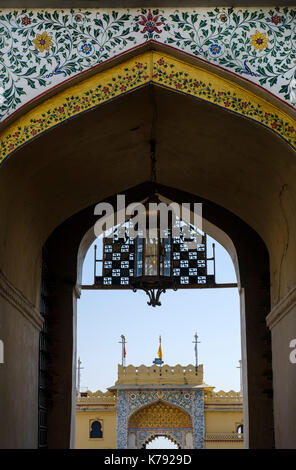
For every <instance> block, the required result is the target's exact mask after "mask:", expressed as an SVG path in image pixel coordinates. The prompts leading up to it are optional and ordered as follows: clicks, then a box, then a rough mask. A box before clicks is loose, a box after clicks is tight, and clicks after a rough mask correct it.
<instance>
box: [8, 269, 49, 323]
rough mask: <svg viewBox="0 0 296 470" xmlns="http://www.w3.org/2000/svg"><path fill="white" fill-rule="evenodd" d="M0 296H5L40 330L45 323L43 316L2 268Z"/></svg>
mask: <svg viewBox="0 0 296 470" xmlns="http://www.w3.org/2000/svg"><path fill="white" fill-rule="evenodd" d="M0 296H1V297H3V299H5V300H6V301H7V302H8V303H9V304H10V305H11V306H12V307H14V308H16V309H17V310H18V311H19V312H20V313H21V314H22V315H23V316H24V317H25V318H26V320H28V321H29V322H30V323H31V324H32V325H33V326H34V327H35V328H36V329H37V330H38V331H40V330H41V328H42V325H43V318H42V316H41V315H40V313H39V312H38V310H37V309H36V307H35V305H33V304H32V303H31V302H30V301H29V300H28V299H27V298H26V297H25V296H24V295H23V294H22V292H21V291H20V290H18V289H17V288H16V287H14V285H13V284H12V283H11V282H10V281H9V280H8V279H7V277H6V276H5V275H4V274H3V272H2V271H1V270H0Z"/></svg>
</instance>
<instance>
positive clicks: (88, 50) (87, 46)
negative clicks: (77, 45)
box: [81, 42, 93, 55]
mask: <svg viewBox="0 0 296 470" xmlns="http://www.w3.org/2000/svg"><path fill="white" fill-rule="evenodd" d="M92 50H93V47H92V45H91V43H90V42H85V43H84V44H82V46H81V51H82V52H83V54H85V55H89V54H91V52H92Z"/></svg>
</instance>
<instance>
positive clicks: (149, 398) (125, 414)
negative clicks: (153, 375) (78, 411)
mask: <svg viewBox="0 0 296 470" xmlns="http://www.w3.org/2000/svg"><path fill="white" fill-rule="evenodd" d="M158 400H161V401H163V402H165V403H169V404H172V405H176V406H178V407H179V408H180V409H182V410H184V411H185V412H186V413H188V414H189V416H190V417H191V422H192V423H193V435H194V436H193V441H194V448H196V449H202V448H203V445H204V398H203V390H194V391H192V390H190V391H187V390H186V389H185V390H178V389H176V390H157V389H154V390H147V389H146V390H145V389H142V390H118V408H117V447H118V448H119V449H125V448H127V439H128V419H129V417H130V416H131V415H132V413H134V412H135V411H137V410H138V409H140V408H141V407H143V406H145V405H148V404H150V403H153V402H157V401H158ZM150 434H151V430H150ZM148 437H149V436H148ZM177 440H178V439H177Z"/></svg>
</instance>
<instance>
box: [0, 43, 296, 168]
mask: <svg viewBox="0 0 296 470" xmlns="http://www.w3.org/2000/svg"><path fill="white" fill-rule="evenodd" d="M138 64H141V65H142V67H141V68H139V67H138ZM201 73H203V72H202V71H201V70H200V69H198V68H196V67H193V66H191V65H188V64H186V63H184V62H180V61H177V60H175V59H173V58H170V57H168V56H165V55H162V54H159V53H156V52H146V53H145V54H142V55H141V56H138V57H137V58H136V59H135V60H130V61H129V62H127V63H125V64H123V65H122V66H118V67H117V68H115V69H114V70H113V69H111V70H110V72H109V74H108V75H103V77H107V78H105V79H103V81H102V80H100V79H99V80H98V76H95V77H92V78H91V79H89V81H87V82H85V85H84V87H85V88H83V90H84V91H80V86H81V85H77V87H78V88H77V89H76V86H73V87H72V88H70V89H69V91H68V93H69V95H68V96H67V95H66V96H67V98H63V99H61V98H58V97H57V100H56V105H55V104H54V103H53V102H51V103H52V104H49V105H47V104H46V102H45V103H44V104H43V105H40V106H42V108H41V111H40V110H39V108H36V109H35V110H32V111H31V112H30V113H29V114H28V115H27V116H26V119H25V120H24V118H22V124H21V126H22V127H20V125H19V124H18V123H16V124H13V125H11V127H10V128H8V129H7V130H6V131H4V132H3V134H2V141H1V155H0V163H1V162H2V161H4V159H5V158H7V157H8V156H9V155H10V154H11V153H13V152H14V151H15V150H16V149H17V148H18V147H20V146H22V145H24V144H25V143H26V142H29V141H30V140H31V139H32V136H37V135H40V134H42V133H43V132H45V131H47V130H49V129H50V128H52V127H55V126H57V125H59V124H61V123H62V122H64V121H65V120H66V119H70V118H71V117H73V116H75V115H77V114H78V113H80V112H85V111H87V110H90V109H92V108H94V107H96V106H98V105H100V104H102V103H104V102H107V101H109V100H110V99H113V98H115V97H116V96H119V95H121V94H122V93H127V92H130V91H132V90H135V89H137V88H139V87H140V86H143V85H145V84H147V83H151V82H152V83H156V84H158V85H160V86H164V87H167V88H169V89H172V90H176V91H178V92H180V93H185V94H187V95H191V96H193V97H196V98H198V99H201V100H204V101H207V102H210V103H213V104H215V105H217V106H220V107H223V108H227V109H229V110H230V111H231V112H234V113H237V114H239V115H242V116H245V117H246V118H249V119H251V120H253V121H255V122H257V123H259V124H262V125H264V126H265V127H267V128H269V129H270V130H272V131H273V132H276V133H277V134H278V135H279V136H280V137H282V138H283V139H284V140H285V141H286V142H287V143H289V144H290V145H291V147H292V148H294V149H296V135H295V134H296V132H295V128H296V126H295V121H293V119H292V118H289V116H288V115H286V114H285V113H283V112H281V111H280V110H278V109H277V108H275V107H273V106H272V105H269V104H267V103H265V102H264V101H263V100H262V99H261V98H256V97H255V96H253V95H250V94H248V93H246V92H242V94H241V90H240V88H236V86H235V85H234V84H232V82H228V85H227V89H228V91H225V82H224V81H221V79H219V78H218V77H216V78H215V75H213V76H212V78H211V77H209V78H205V77H204V79H202V77H201ZM197 78H198V80H197ZM48 106H50V107H48ZM32 131H33V132H32Z"/></svg>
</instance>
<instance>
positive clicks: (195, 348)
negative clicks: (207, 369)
mask: <svg viewBox="0 0 296 470" xmlns="http://www.w3.org/2000/svg"><path fill="white" fill-rule="evenodd" d="M197 339H198V336H197V332H196V333H195V335H194V341H192V342H193V343H194V352H195V374H196V375H197V371H198V353H197V344H198V343H200V341H198V340H197Z"/></svg>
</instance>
